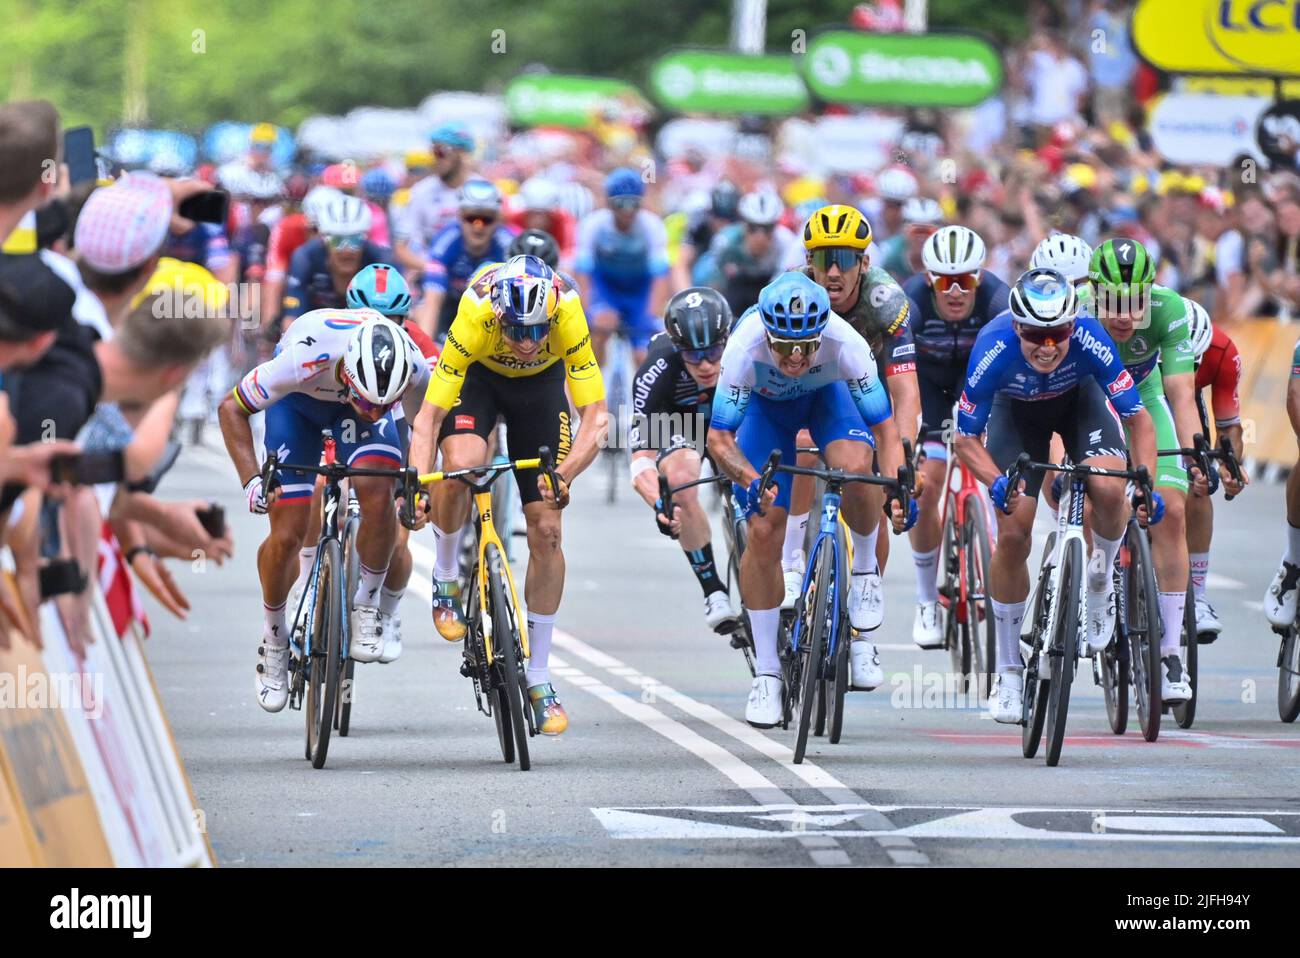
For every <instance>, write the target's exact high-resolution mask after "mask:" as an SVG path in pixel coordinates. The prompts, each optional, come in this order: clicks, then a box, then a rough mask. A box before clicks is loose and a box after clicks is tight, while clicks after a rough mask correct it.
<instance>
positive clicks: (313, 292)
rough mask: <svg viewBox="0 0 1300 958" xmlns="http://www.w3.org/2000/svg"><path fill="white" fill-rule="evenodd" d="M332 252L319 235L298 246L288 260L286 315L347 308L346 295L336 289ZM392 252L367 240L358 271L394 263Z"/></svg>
mask: <svg viewBox="0 0 1300 958" xmlns="http://www.w3.org/2000/svg"><path fill="white" fill-rule="evenodd" d="M328 257H329V251H328V250H327V249H326V248H325V241H324V240H323V239H321V238H320V237H319V236H318V237H316V238H315V239H311V240H308V241H307V242H305V243H303V244H302V245H301V246H299V247H298V248H297V249H296V250H294V253H293V259H292V260H290V261H289V276H288V278H287V279H286V280H285V284H284V302H283V311H282V312H283V316H284V318H286V319H296V318H297V317H299V316H301V315H302V314H303V313H307V312H311V311H312V310H313V309H346V308H347V305H348V302H347V294H346V291H345V292H344V293H342V294H340V293H339V292H338V290H336V289H335V288H334V279H333V277H332V276H330V268H329V258H328ZM392 262H394V260H393V254H392V252H391V251H390V250H389V249H388V247H387V246H377V245H376V244H374V243H372V242H370V241H369V240H366V245H365V247H364V248H363V249H362V250H361V265H360V266H359V267H357V269H358V271H360V270H361V269H364V268H365V267H367V266H370V265H372V264H374V263H392Z"/></svg>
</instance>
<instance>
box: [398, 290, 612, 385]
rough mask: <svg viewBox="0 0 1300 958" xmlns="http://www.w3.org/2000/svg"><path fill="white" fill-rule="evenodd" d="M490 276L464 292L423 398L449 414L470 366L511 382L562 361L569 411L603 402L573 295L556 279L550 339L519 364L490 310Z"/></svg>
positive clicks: (586, 333) (582, 317)
mask: <svg viewBox="0 0 1300 958" xmlns="http://www.w3.org/2000/svg"><path fill="white" fill-rule="evenodd" d="M495 275H496V268H495V267H491V268H486V269H483V270H480V271H479V272H478V274H477V275H475V276H474V278H473V279H472V280H471V282H470V285H469V288H468V289H466V290H465V295H464V296H462V297H461V299H460V307H459V308H458V309H457V310H456V318H455V320H453V321H452V324H451V329H450V330H449V331H448V332H447V343H446V345H445V346H444V347H443V350H442V357H441V359H439V361H438V366H437V368H436V369H435V370H434V373H433V377H432V378H431V379H430V380H429V389H428V391H427V392H426V393H425V396H424V398H425V399H426V400H428V401H429V402H430V403H432V404H433V405H435V406H439V407H441V408H443V409H450V408H451V407H452V406H453V405H455V403H456V399H457V397H458V396H459V395H460V390H461V386H463V385H464V383H465V372H466V370H468V369H469V367H470V366H471V365H472V364H474V363H482V364H483V365H484V366H486V367H487V368H488V369H490V370H492V372H494V373H498V374H500V375H502V376H508V377H510V378H512V379H513V378H517V377H520V376H536V375H537V374H538V373H540V372H541V371H542V370H544V369H549V368H550V367H551V366H552V365H553V364H554V363H556V362H560V361H562V362H563V363H564V375H565V378H566V379H567V380H568V382H569V391H570V392H571V393H572V394H573V402H574V405H576V406H578V407H579V408H581V407H583V406H587V405H590V404H591V403H594V402H597V401H599V400H601V399H604V398H605V382H604V380H603V379H602V378H601V375H600V367H598V366H597V365H596V354H595V353H594V352H593V351H592V349H591V331H590V330H589V329H588V328H587V316H586V314H585V313H584V312H583V311H582V301H581V300H580V299H579V298H578V294H577V292H576V291H574V290H573V289H571V288H569V286H568V284H566V283H565V282H564V281H563V280H561V279H559V278H558V277H557V279H556V286H557V289H558V290H559V293H560V301H559V306H558V308H557V309H556V314H555V318H554V319H552V320H551V333H550V335H549V336H547V337H546V340H545V341H544V342H543V343H542V348H541V349H540V350H538V352H537V355H536V356H534V357H533V358H532V359H529V360H520V359H519V358H517V357H516V356H515V354H514V353H513V352H512V351H511V349H510V344H509V343H508V342H507V341H506V340H505V338H504V337H503V336H502V335H501V324H500V322H499V321H498V320H497V317H496V313H495V311H493V309H492V302H491V289H492V279H493V277H494V276H495Z"/></svg>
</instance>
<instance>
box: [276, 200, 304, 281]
mask: <svg viewBox="0 0 1300 958" xmlns="http://www.w3.org/2000/svg"><path fill="white" fill-rule="evenodd" d="M305 242H307V217H306V216H304V215H303V214H302V213H290V214H289V215H288V216H284V217H281V219H280V222H278V223H276V224H275V226H274V227H272V229H271V238H270V240H269V241H268V243H267V246H268V247H269V248H268V250H267V253H266V271H267V273H269V274H272V275H274V276H276V277H279V278H283V277H284V273H285V270H287V269H288V268H289V260H290V259H292V257H293V254H294V251H295V250H296V249H297V248H298V247H299V246H301V245H302V244H303V243H305Z"/></svg>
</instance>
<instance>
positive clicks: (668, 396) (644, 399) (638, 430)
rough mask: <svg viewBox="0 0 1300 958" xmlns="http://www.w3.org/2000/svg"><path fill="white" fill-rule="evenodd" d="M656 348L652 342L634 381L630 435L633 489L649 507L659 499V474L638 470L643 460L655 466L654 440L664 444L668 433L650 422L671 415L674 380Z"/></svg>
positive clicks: (665, 357) (655, 450)
mask: <svg viewBox="0 0 1300 958" xmlns="http://www.w3.org/2000/svg"><path fill="white" fill-rule="evenodd" d="M660 336H663V334H662V333H660ZM658 338H659V337H656V339H658ZM656 345H657V344H656V342H655V341H653V340H652V341H651V343H650V352H649V354H648V355H647V356H646V358H645V359H643V360H642V361H641V367H640V368H639V369H638V370H637V371H636V376H635V377H633V379H632V421H631V422H630V423H629V424H628V432H627V439H628V448H629V449H631V450H632V466H633V468H632V477H633V478H632V488H634V489H635V490H636V491H637V493H639V494H640V496H641V498H642V499H644V500H645V501H646V504H647V505H650V506H653V505H654V504H655V500H656V499H658V498H659V485H658V483H659V479H658V475H659V473H658V470H657V469H656V470H650V469H646V470H644V471H641V472H638V471H637V469H636V468H635V466H636V464H637V463H638V462H641V461H643V460H645V461H649V462H651V463H653V462H654V460H655V457H656V456H657V455H658V450H657V449H655V448H654V447H653V446H652V445H651V438H652V437H653V438H655V439H658V440H659V441H660V442H662V441H663V439H664V435H663V434H664V432H665V430H664V429H663V428H662V426H661V423H660V422H653V423H652V422H651V418H652V417H661V416H663V415H664V413H665V412H668V413H671V411H672V400H673V377H672V375H671V373H670V367H669V363H668V357H667V356H666V355H665V354H664V353H663V351H662V350H660V349H657V348H656Z"/></svg>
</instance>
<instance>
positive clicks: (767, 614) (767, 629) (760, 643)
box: [749, 609, 781, 675]
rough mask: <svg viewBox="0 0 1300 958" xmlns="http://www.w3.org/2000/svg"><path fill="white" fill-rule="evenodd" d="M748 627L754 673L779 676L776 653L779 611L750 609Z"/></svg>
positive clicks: (779, 624)
mask: <svg viewBox="0 0 1300 958" xmlns="http://www.w3.org/2000/svg"><path fill="white" fill-rule="evenodd" d="M749 627H750V628H751V629H752V630H753V634H754V671H755V672H756V673H758V674H759V675H780V674H781V657H780V656H779V655H777V652H776V636H777V630H778V629H780V627H781V610H780V609H750V610H749Z"/></svg>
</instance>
